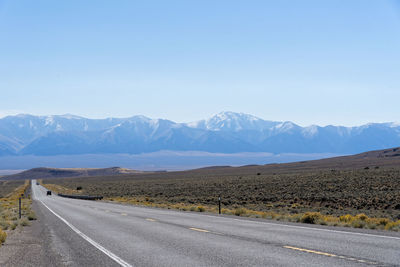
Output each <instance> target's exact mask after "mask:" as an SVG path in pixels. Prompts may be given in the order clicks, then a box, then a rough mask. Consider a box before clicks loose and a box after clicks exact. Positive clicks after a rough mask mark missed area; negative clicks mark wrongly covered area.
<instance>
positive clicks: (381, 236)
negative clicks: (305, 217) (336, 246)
mask: <svg viewBox="0 0 400 267" xmlns="http://www.w3.org/2000/svg"><path fill="white" fill-rule="evenodd" d="M233 220H236V221H241V222H251V223H261V224H270V225H277V226H283V227H289V228H298V229H306V230H311V231H312V230H315V231H323V232H334V233H340V234H350V235H361V236H370V237H380V238H389V239H397V240H400V237H395V236H385V235H375V234H367V233H356V232H346V231H340V230H331V229H321V228H313V227H305V226H296V225H287V224H279V223H269V222H257V221H250V220H249V221H247V220H241V219H233Z"/></svg>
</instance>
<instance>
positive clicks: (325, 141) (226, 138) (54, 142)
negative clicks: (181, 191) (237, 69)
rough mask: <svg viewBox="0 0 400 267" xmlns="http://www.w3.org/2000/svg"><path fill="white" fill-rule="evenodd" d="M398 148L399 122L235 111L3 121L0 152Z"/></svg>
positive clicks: (354, 150) (23, 117)
mask: <svg viewBox="0 0 400 267" xmlns="http://www.w3.org/2000/svg"><path fill="white" fill-rule="evenodd" d="M396 146H400V124H398V123H371V124H366V125H363V126H359V127H342V126H326V127H320V126H317V125H312V126H308V127H301V126H299V125H296V124H295V123H293V122H277V121H267V120H263V119H261V118H257V117H254V116H252V115H248V114H243V113H234V112H221V113H219V114H216V115H214V116H213V117H211V118H209V119H205V120H200V121H196V122H190V123H175V122H173V121H169V120H163V119H150V118H147V117H144V116H133V117H130V118H107V119H87V118H83V117H79V116H74V115H70V114H66V115H58V116H33V115H26V114H24V115H17V116H8V117H5V118H2V119H0V156H3V155H29V154H32V155H59V154H86V153H92V154H96V153H131V154H137V153H146V152H155V151H160V150H173V151H206V152H220V153H234V152H272V153H342V154H346V153H358V152H362V151H367V150H373V149H383V148H388V147H396Z"/></svg>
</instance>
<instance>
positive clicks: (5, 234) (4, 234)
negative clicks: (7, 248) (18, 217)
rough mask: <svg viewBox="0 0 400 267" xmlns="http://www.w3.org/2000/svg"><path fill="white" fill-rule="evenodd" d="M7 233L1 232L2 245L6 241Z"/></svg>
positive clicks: (0, 240)
mask: <svg viewBox="0 0 400 267" xmlns="http://www.w3.org/2000/svg"><path fill="white" fill-rule="evenodd" d="M6 238H7V233H6V232H4V231H3V230H0V245H1V244H3V243H4V242H5V241H6Z"/></svg>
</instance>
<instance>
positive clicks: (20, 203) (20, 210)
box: [19, 197, 21, 219]
mask: <svg viewBox="0 0 400 267" xmlns="http://www.w3.org/2000/svg"><path fill="white" fill-rule="evenodd" d="M19 218H20V219H21V197H20V198H19Z"/></svg>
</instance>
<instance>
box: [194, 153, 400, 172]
mask: <svg viewBox="0 0 400 267" xmlns="http://www.w3.org/2000/svg"><path fill="white" fill-rule="evenodd" d="M399 167H400V147H396V148H389V149H384V150H375V151H368V152H364V153H360V154H355V155H350V156H341V157H333V158H326V159H319V160H309V161H300V162H291V163H280V164H277V163H273V164H265V165H246V166H240V167H223V166H221V167H217V166H215V167H211V168H200V169H196V170H192V171H193V172H212V173H214V174H219V173H220V174H221V175H233V174H235V175H238V174H241V173H254V174H256V173H262V174H274V173H291V172H293V171H296V172H302V171H306V172H310V171H321V170H331V171H340V170H352V169H353V170H354V169H365V170H373V169H379V168H399Z"/></svg>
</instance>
